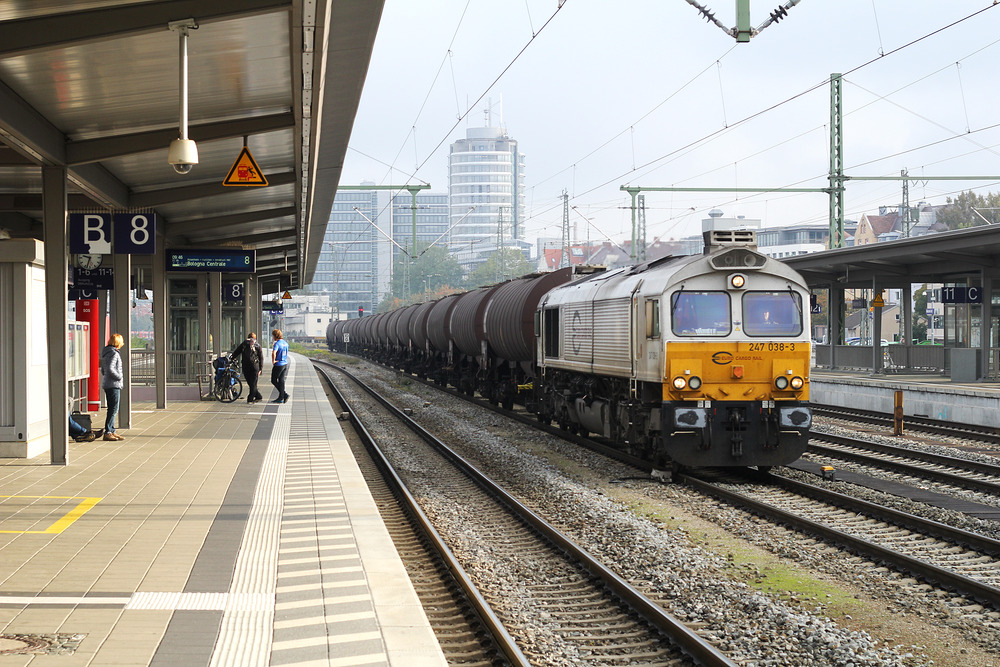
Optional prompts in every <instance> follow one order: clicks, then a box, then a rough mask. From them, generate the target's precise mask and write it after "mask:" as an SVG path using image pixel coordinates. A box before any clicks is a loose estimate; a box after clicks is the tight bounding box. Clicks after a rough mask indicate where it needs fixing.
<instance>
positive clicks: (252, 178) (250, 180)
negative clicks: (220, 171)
mask: <svg viewBox="0 0 1000 667" xmlns="http://www.w3.org/2000/svg"><path fill="white" fill-rule="evenodd" d="M222 184H223V185H242V186H245V187H263V186H265V185H267V179H266V178H264V174H263V173H261V171H260V167H258V166H257V163H256V162H254V159H253V155H250V149H249V148H247V147H246V146H244V147H243V150H242V151H240V156H239V157H238V158H236V162H234V163H233V168H232V169H230V170H229V175H228V176H226V180H224V181H222Z"/></svg>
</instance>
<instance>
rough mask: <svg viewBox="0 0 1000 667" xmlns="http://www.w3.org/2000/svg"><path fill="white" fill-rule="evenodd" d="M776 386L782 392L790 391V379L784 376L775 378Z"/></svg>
mask: <svg viewBox="0 0 1000 667" xmlns="http://www.w3.org/2000/svg"><path fill="white" fill-rule="evenodd" d="M774 386H775V387H777V388H778V389H780V390H782V391H784V390H785V389H788V378H786V377H785V376H784V375H779V376H778V377H776V378H774Z"/></svg>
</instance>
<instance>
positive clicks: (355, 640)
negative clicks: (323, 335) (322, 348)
mask: <svg viewBox="0 0 1000 667" xmlns="http://www.w3.org/2000/svg"><path fill="white" fill-rule="evenodd" d="M268 371H269V369H265V373H264V376H263V377H262V379H263V378H266V377H268V375H267V374H268ZM289 376H290V377H289V392H290V393H291V399H290V401H289V402H288V403H287V404H280V405H279V404H269V403H258V404H255V405H252V406H248V405H247V404H246V403H245V402H237V403H233V404H229V405H224V404H220V403H216V402H201V403H172V404H170V406H169V407H168V409H167V410H166V411H155V410H152V409H149V408H150V406H140V408H139V409H137V410H136V411H135V412H134V416H133V424H134V425H135V426H134V428H132V429H129V430H128V431H123V432H122V433H123V434H124V435H125V437H126V440H125V441H123V442H117V443H112V442H103V441H96V442H93V443H86V444H74V443H71V445H70V463H69V465H68V466H50V465H47V464H46V462H45V461H39V460H37V459H36V460H33V461H23V460H11V459H5V460H0V464H2V465H0V482H2V485H0V489H3V493H4V494H6V495H4V497H0V635H2V636H3V637H6V638H9V639H7V640H2V639H0V651H3V650H4V649H5V648H8V647H10V646H13V645H16V644H17V643H18V642H20V643H21V644H25V643H31V642H34V643H35V644H46V642H47V644H46V646H43V647H41V648H37V649H36V650H37V652H36V653H25V654H8V655H3V656H2V658H0V661H2V663H3V665H27V664H29V662H31V661H32V660H35V659H39V658H40V656H39V653H41V652H45V651H48V652H49V653H55V652H58V651H60V650H61V651H62V655H59V657H58V659H57V658H55V657H53V658H51V659H52V660H57V662H58V664H59V665H157V666H160V667H162V666H166V665H170V666H173V665H184V666H188V665H234V666H236V665H238V666H240V667H243V666H254V665H260V666H265V665H407V666H409V665H415V666H423V665H444V664H445V660H444V658H443V656H442V654H441V651H440V648H439V646H438V644H437V641H436V639H435V638H434V636H433V632H432V631H431V629H430V628H429V626H428V624H427V620H426V617H425V615H424V613H423V610H422V608H421V607H420V604H419V601H418V600H417V597H416V594H415V593H414V592H413V588H412V586H411V585H410V582H409V579H408V578H407V576H406V573H405V570H404V568H403V565H402V563H401V562H400V561H399V558H398V556H397V554H396V551H395V548H394V547H393V545H392V542H391V540H390V538H389V536H388V533H387V532H386V530H385V527H384V525H383V524H382V521H381V518H380V516H379V514H378V511H377V509H376V507H375V505H374V502H373V501H372V499H371V496H370V493H369V492H368V489H367V486H366V485H365V483H364V479H363V478H362V476H361V472H360V470H359V469H358V467H357V464H356V463H355V461H354V458H353V456H352V454H351V452H350V449H349V447H348V445H347V442H346V440H345V439H344V435H343V432H342V431H341V429H340V425H339V423H338V422H337V419H336V416H335V415H334V413H333V410H332V409H331V408H330V406H329V403H328V402H327V399H326V397H325V395H324V392H323V389H322V387H321V386H320V384H319V380H318V379H317V378H316V376H315V373H313V372H312V370H311V368H310V366H309V363H308V361H307V360H306V359H305V358H304V357H301V356H298V355H293V362H292V367H291V369H290V372H289ZM268 389H270V387H268V386H267V383H266V381H265V382H263V383H262V386H261V391H262V393H264V394H265V395H266V394H267V390H268ZM265 400H266V399H265ZM31 664H34V663H33V662H32V663H31Z"/></svg>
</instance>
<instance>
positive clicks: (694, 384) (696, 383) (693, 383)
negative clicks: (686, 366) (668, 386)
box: [681, 375, 701, 389]
mask: <svg viewBox="0 0 1000 667" xmlns="http://www.w3.org/2000/svg"><path fill="white" fill-rule="evenodd" d="M681 379H682V380H683V379H684V378H681ZM688 388H690V389H701V378H700V377H698V376H697V375H695V376H694V377H692V378H691V379H690V380H688Z"/></svg>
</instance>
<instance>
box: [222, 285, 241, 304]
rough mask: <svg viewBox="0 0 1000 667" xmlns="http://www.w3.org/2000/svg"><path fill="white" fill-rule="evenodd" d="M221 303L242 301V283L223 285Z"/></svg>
mask: <svg viewBox="0 0 1000 667" xmlns="http://www.w3.org/2000/svg"><path fill="white" fill-rule="evenodd" d="M222 300H223V301H242V300H243V283H225V284H224V285H223V286H222Z"/></svg>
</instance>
